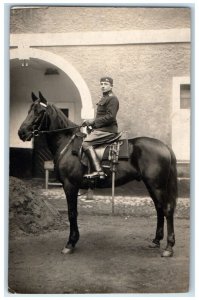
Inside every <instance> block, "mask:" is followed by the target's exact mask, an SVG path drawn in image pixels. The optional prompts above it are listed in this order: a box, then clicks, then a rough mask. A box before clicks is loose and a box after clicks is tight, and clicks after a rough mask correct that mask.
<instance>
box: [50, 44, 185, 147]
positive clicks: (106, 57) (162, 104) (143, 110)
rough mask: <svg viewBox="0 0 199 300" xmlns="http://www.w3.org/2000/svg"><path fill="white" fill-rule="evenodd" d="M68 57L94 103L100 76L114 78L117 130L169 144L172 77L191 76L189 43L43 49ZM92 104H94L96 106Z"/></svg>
mask: <svg viewBox="0 0 199 300" xmlns="http://www.w3.org/2000/svg"><path fill="white" fill-rule="evenodd" d="M45 50H46V51H52V52H53V53H56V54H58V55H60V56H62V57H64V58H65V59H66V60H68V61H69V62H70V63H71V64H72V65H73V66H74V67H75V68H76V69H77V70H78V71H79V72H80V74H81V76H82V77H83V79H84V80H85V81H86V83H87V85H88V87H89V90H90V92H91V96H92V101H93V103H94V104H96V103H97V102H98V101H99V97H100V89H99V77H100V76H103V75H104V74H108V75H110V76H112V77H113V78H114V92H115V94H116V95H117V96H118V98H119V100H120V110H119V113H118V122H119V130H127V131H128V132H129V136H131V137H133V136H140V135H147V136H152V137H156V138H160V139H161V140H163V141H164V142H166V143H168V144H170V143H171V119H170V116H171V108H172V78H173V77H174V76H187V75H189V74H190V45H189V44H187V43H184V44H154V45H125V46H114V47H112V46H92V47H51V48H49V47H46V48H45ZM95 106H96V105H94V107H95Z"/></svg>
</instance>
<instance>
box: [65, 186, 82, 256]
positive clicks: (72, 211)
mask: <svg viewBox="0 0 199 300" xmlns="http://www.w3.org/2000/svg"><path fill="white" fill-rule="evenodd" d="M64 191H65V194H66V199H67V204H68V219H69V222H70V234H69V239H68V241H67V244H66V246H65V247H64V249H63V250H62V253H63V254H66V253H70V252H72V251H73V250H74V248H75V245H76V243H77V241H78V240H79V230H78V224H77V215H78V212H77V197H78V188H77V187H75V186H74V185H72V184H71V183H69V182H68V181H66V182H65V183H64Z"/></svg>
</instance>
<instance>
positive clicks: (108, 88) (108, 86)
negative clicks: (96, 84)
mask: <svg viewBox="0 0 199 300" xmlns="http://www.w3.org/2000/svg"><path fill="white" fill-rule="evenodd" d="M100 87H101V90H102V93H105V92H109V91H111V90H112V85H111V84H110V82H107V81H101V82H100Z"/></svg>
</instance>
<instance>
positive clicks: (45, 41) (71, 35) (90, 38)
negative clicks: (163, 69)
mask: <svg viewBox="0 0 199 300" xmlns="http://www.w3.org/2000/svg"><path fill="white" fill-rule="evenodd" d="M190 41H191V31H190V29H189V28H181V29H162V30H131V31H122V30H121V31H92V32H91V31H90V32H68V33H36V34H34V33H32V34H10V47H19V48H22V47H52V46H93V45H125V44H157V43H158V44H159V43H190Z"/></svg>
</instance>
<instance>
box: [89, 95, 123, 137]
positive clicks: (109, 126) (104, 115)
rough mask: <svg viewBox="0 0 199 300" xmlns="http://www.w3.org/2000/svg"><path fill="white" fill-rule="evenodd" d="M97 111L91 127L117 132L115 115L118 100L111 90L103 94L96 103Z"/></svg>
mask: <svg viewBox="0 0 199 300" xmlns="http://www.w3.org/2000/svg"><path fill="white" fill-rule="evenodd" d="M97 106H98V107H97V113H96V117H95V123H94V126H93V128H94V129H97V130H101V131H107V132H112V133H117V132H118V125H117V121H116V115H117V112H118V109H119V101H118V99H117V97H116V96H115V95H114V94H113V92H112V91H110V92H108V93H107V94H104V95H103V97H102V98H101V100H100V101H99V102H98V103H97Z"/></svg>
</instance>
